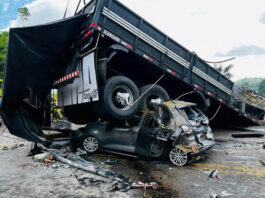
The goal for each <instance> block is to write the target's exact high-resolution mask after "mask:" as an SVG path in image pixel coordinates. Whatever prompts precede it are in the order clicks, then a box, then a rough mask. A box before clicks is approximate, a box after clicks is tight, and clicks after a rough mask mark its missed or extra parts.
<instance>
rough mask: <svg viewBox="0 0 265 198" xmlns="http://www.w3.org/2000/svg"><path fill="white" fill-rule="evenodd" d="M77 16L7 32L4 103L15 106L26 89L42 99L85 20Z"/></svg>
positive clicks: (25, 94) (26, 91)
mask: <svg viewBox="0 0 265 198" xmlns="http://www.w3.org/2000/svg"><path fill="white" fill-rule="evenodd" d="M85 18H86V17H85V15H80V16H76V17H72V18H68V19H65V20H61V21H58V22H55V23H50V24H45V25H39V26H32V27H26V28H13V29H10V32H9V41H8V51H7V59H6V66H5V78H4V86H3V103H6V104H18V103H19V102H20V101H21V100H22V99H24V98H25V97H27V96H28V94H29V89H32V90H33V91H34V93H35V94H36V95H37V96H38V97H39V98H40V99H41V100H44V99H45V98H46V96H47V94H48V93H49V91H50V89H51V86H52V82H53V80H55V79H54V78H55V77H56V76H58V74H56V71H57V70H58V68H59V66H60V62H61V59H62V57H63V56H64V55H65V53H66V52H67V51H68V50H69V48H70V46H71V45H72V44H73V41H74V39H75V37H76V35H77V34H78V33H80V31H81V30H80V26H81V24H82V23H83V22H84V20H85Z"/></svg>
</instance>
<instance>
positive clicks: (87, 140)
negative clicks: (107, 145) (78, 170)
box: [80, 135, 99, 154]
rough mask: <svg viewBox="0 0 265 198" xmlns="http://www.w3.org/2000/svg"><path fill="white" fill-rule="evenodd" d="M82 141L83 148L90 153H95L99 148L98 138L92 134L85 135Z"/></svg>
mask: <svg viewBox="0 0 265 198" xmlns="http://www.w3.org/2000/svg"><path fill="white" fill-rule="evenodd" d="M80 143H81V145H80V146H81V148H82V149H84V150H85V151H86V152H87V153H88V154H93V153H95V152H97V151H98V149H99V142H98V140H97V138H95V137H94V136H92V135H85V136H84V137H83V138H82V140H81V142H80Z"/></svg>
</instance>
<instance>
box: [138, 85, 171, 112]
mask: <svg viewBox="0 0 265 198" xmlns="http://www.w3.org/2000/svg"><path fill="white" fill-rule="evenodd" d="M151 86H152V85H146V86H144V87H141V88H140V89H139V91H140V96H141V95H142V94H144V93H145V92H146V91H147V90H148V89H149V88H150V87H151ZM169 99H170V98H169V96H168V93H167V91H166V90H165V89H164V88H163V87H161V86H159V85H155V86H154V87H153V88H152V89H150V90H149V91H148V92H147V93H146V94H144V96H143V97H142V100H141V101H142V102H141V105H142V107H141V110H142V111H148V110H154V103H159V104H160V103H162V102H165V101H167V100H169Z"/></svg>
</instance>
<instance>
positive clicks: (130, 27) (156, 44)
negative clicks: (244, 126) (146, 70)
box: [102, 7, 232, 95]
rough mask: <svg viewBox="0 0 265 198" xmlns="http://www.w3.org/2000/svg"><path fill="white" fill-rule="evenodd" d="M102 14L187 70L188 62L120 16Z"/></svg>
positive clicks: (104, 12) (216, 84)
mask: <svg viewBox="0 0 265 198" xmlns="http://www.w3.org/2000/svg"><path fill="white" fill-rule="evenodd" d="M102 14H103V15H105V16H106V17H108V18H109V19H111V20H112V21H114V22H116V23H117V24H119V25H120V26H122V27H124V28H125V29H127V30H128V31H130V32H131V33H133V34H134V35H136V36H138V37H139V38H141V39H142V40H143V41H145V42H147V43H148V44H150V45H152V46H153V47H154V48H156V49H157V50H159V51H160V52H162V53H164V54H165V55H167V56H168V57H169V58H171V59H173V60H175V61H176V62H178V63H179V64H181V65H182V66H184V67H185V68H187V69H188V68H189V62H188V61H186V60H185V59H183V58H182V57H180V56H178V55H177V54H175V53H174V52H173V51H171V50H170V49H168V48H166V47H165V46H163V45H162V44H160V43H159V42H157V41H156V40H154V39H153V38H151V37H150V36H148V35H147V34H145V33H144V32H142V31H141V30H140V29H138V28H136V27H135V26H133V25H132V24H130V23H129V22H127V21H126V20H124V19H123V18H121V17H120V16H118V15H117V14H115V13H114V12H112V11H111V10H109V9H108V8H106V7H104V9H103V12H102ZM193 72H194V73H196V74H197V75H199V76H201V77H202V78H204V79H205V80H206V81H208V82H210V83H211V84H213V85H214V86H216V87H218V88H220V89H221V90H222V91H224V92H225V93H227V94H228V95H231V94H232V91H231V90H230V89H228V88H227V87H225V86H223V85H222V84H221V83H219V82H218V81H216V80H215V79H213V78H212V77H210V76H208V75H207V74H205V73H204V72H203V71H201V70H199V69H198V68H196V67H193Z"/></svg>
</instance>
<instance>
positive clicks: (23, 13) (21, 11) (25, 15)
mask: <svg viewBox="0 0 265 198" xmlns="http://www.w3.org/2000/svg"><path fill="white" fill-rule="evenodd" d="M17 11H18V16H19V19H20V20H21V21H22V24H23V27H24V25H25V22H26V21H28V20H29V17H30V13H29V10H28V8H26V7H23V8H18V10H17Z"/></svg>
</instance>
